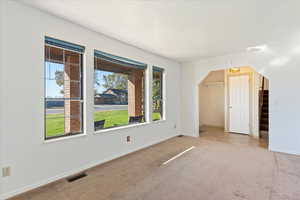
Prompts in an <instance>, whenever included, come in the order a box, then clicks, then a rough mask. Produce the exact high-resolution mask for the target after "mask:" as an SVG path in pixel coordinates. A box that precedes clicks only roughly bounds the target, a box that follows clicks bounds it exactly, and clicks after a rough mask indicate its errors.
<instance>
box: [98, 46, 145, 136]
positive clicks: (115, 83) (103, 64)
mask: <svg viewBox="0 0 300 200" xmlns="http://www.w3.org/2000/svg"><path fill="white" fill-rule="evenodd" d="M94 62H95V63H94V127H95V131H97V130H101V129H106V128H112V127H118V126H125V125H128V124H135V123H143V122H145V106H144V103H145V95H144V90H145V84H144V76H145V70H146V68H147V65H146V64H144V63H140V62H136V61H133V60H129V59H126V58H122V57H118V56H114V55H111V54H107V53H104V52H101V51H95V57H94Z"/></svg>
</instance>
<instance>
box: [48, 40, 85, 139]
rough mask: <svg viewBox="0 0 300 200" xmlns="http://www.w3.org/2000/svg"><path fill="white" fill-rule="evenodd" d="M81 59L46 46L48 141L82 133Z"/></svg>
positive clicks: (80, 56)
mask: <svg viewBox="0 0 300 200" xmlns="http://www.w3.org/2000/svg"><path fill="white" fill-rule="evenodd" d="M81 79H82V55H81V54H80V53H76V52H72V51H68V50H65V49H61V48H56V47H53V46H47V45H46V46H45V109H46V110H45V115H46V116H45V137H46V139H48V138H53V137H59V136H64V135H71V134H76V133H81V132H82V127H83V123H82V114H83V113H82V81H81Z"/></svg>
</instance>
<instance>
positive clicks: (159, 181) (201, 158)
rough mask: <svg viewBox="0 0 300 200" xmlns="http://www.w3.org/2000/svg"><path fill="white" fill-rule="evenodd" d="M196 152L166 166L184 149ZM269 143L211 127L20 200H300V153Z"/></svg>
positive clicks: (148, 149)
mask: <svg viewBox="0 0 300 200" xmlns="http://www.w3.org/2000/svg"><path fill="white" fill-rule="evenodd" d="M191 146H195V148H194V149H192V150H191V151H189V152H187V153H185V154H183V155H182V156H180V157H178V158H177V159H175V160H173V161H171V162H169V163H168V164H166V165H163V166H162V163H163V162H165V161H167V160H169V159H170V158H172V157H173V156H175V155H177V154H178V153H180V152H182V151H184V150H186V149H188V148H190V147H191ZM265 147H266V143H265V142H264V141H258V140H255V139H252V138H251V137H249V136H245V135H238V134H228V133H223V131H222V130H220V129H218V128H210V127H206V128H205V131H204V132H203V133H201V137H200V138H192V137H176V138H172V139H170V140H168V141H166V142H163V143H160V144H158V145H154V146H152V147H149V148H147V149H144V150H141V151H138V152H136V153H133V154H130V155H127V156H125V157H122V158H119V159H116V160H114V161H111V162H108V163H106V164H103V165H100V166H97V167H95V168H93V169H90V170H88V171H87V174H88V176H87V177H85V178H82V179H80V180H77V181H75V182H72V183H68V182H66V181H65V180H61V181H58V182H56V183H53V184H50V185H47V186H45V187H42V188H39V189H37V190H34V191H31V192H28V193H26V194H23V195H20V196H18V197H16V198H13V199H14V200H17V199H20V200H21V199H22V200H38V199H41V200H54V199H56V200H102V199H105V200H279V199H282V200H299V199H300V157H299V156H293V155H287V154H280V153H273V152H269V151H268V150H267V149H266V148H265Z"/></svg>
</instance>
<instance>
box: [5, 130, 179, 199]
mask: <svg viewBox="0 0 300 200" xmlns="http://www.w3.org/2000/svg"><path fill="white" fill-rule="evenodd" d="M176 136H178V135H172V136H167V137H165V138H162V139H159V140H157V141H155V142H150V143H147V144H145V145H142V146H140V147H138V148H135V149H132V150H130V151H126V152H122V153H119V154H117V155H116V156H112V157H109V158H105V159H102V160H99V161H97V162H92V163H89V164H87V165H85V166H83V167H80V168H77V169H73V170H71V171H68V172H65V173H62V174H59V175H57V176H54V177H52V178H49V179H45V180H43V181H39V182H37V183H34V184H32V185H29V186H25V187H22V188H19V189H16V190H14V191H11V192H7V193H5V194H2V195H1V196H0V199H8V198H11V197H14V196H16V195H19V194H22V193H24V192H27V191H30V190H33V189H36V188H38V187H41V186H44V185H47V184H49V183H52V182H54V181H58V180H60V179H63V178H66V177H68V176H71V175H73V174H76V173H78V172H81V171H84V170H87V169H90V168H92V167H95V166H97V165H100V164H103V163H105V162H109V161H111V160H114V159H116V158H119V157H121V156H125V155H127V154H129V153H133V152H135V151H139V150H141V149H144V148H147V147H149V146H152V145H155V144H158V143H160V142H163V141H166V140H168V139H170V138H173V137H176Z"/></svg>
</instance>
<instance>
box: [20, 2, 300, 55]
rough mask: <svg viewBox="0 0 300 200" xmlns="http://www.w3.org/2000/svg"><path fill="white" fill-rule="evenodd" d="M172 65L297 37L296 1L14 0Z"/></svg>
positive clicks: (299, 16) (299, 23)
mask: <svg viewBox="0 0 300 200" xmlns="http://www.w3.org/2000/svg"><path fill="white" fill-rule="evenodd" d="M17 1H19V2H23V3H26V4H29V5H31V6H33V7H36V8H39V9H41V10H44V11H46V12H49V13H51V14H54V15H57V16H60V17H62V18H64V19H67V20H69V21H72V22H74V23H76V24H80V25H83V26H85V27H87V28H89V29H92V30H94V31H97V32H100V33H103V34H105V35H108V36H110V37H112V38H116V39H118V40H121V41H124V42H126V43H129V44H131V45H134V46H137V47H139V48H142V49H145V50H148V51H150V52H153V53H156V54H159V55H163V56H165V57H169V58H172V59H174V60H177V61H190V60H193V59H196V58H205V57H212V56H218V55H223V54H227V53H233V52H239V51H244V50H245V49H246V48H247V47H249V46H256V45H261V44H266V43H268V42H272V41H276V40H281V39H284V38H288V37H292V35H291V34H292V33H299V32H300V12H299V8H300V1H299V0H109V1H108V0H84V1H83V0H51V1H50V0H48V1H45V0H17Z"/></svg>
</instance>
